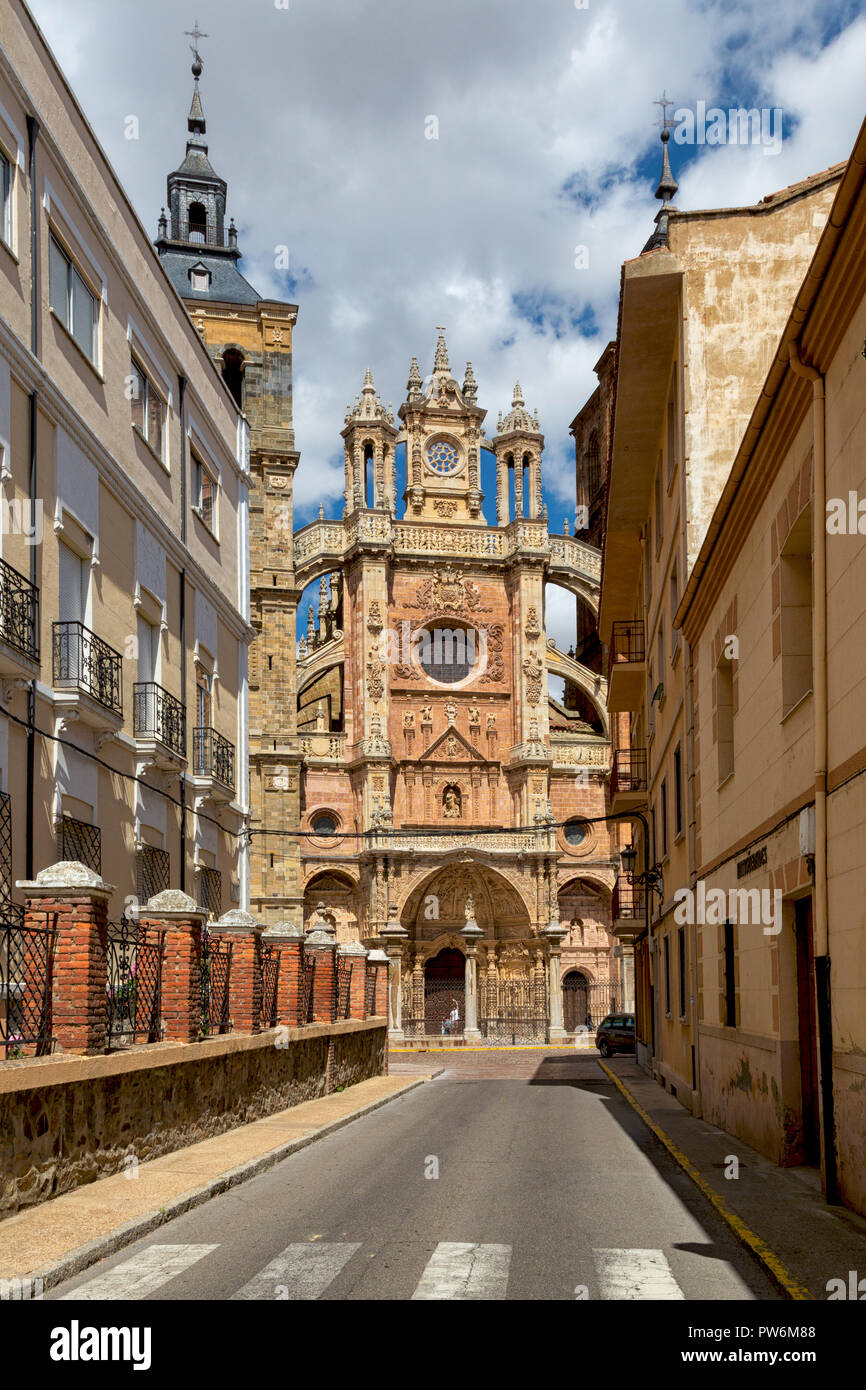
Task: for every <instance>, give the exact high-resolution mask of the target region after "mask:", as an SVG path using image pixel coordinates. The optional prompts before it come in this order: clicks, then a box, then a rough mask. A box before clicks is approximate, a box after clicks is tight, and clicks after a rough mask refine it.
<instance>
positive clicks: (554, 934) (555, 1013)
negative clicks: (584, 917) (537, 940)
mask: <svg viewBox="0 0 866 1390" xmlns="http://www.w3.org/2000/svg"><path fill="white" fill-rule="evenodd" d="M567 935H568V932H567V931H566V930H565V928H564V927H563V926H562V925H561V924H560V923H559V922H556V921H552V922H548V924H547V927H546V928H545V930H544V932H543V936H544V937H545V939H546V940H547V942H548V944H549V946H550V955H549V956H548V963H547V997H548V1000H549V1004H548V1008H549V1011H550V1031H549V1041H550V1042H564V1041H565V1029H564V1027H563V1026H562V983H561V979H560V962H561V956H562V942H563V938H564V937H566V936H567Z"/></svg>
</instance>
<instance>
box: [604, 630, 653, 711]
mask: <svg viewBox="0 0 866 1390" xmlns="http://www.w3.org/2000/svg"><path fill="white" fill-rule="evenodd" d="M645 678H646V635H645V631H644V621H643V618H636V619H635V620H634V621H629V622H616V623H614V624H613V630H612V632H611V638H610V653H609V657H608V672H607V679H608V690H607V707H608V709H609V710H610V711H611V713H619V712H621V711H623V710H625V711H631V710H636V709H637V708H638V707H639V705H640V702H641V698H642V696H643V690H644V680H645Z"/></svg>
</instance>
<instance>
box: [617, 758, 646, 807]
mask: <svg viewBox="0 0 866 1390" xmlns="http://www.w3.org/2000/svg"><path fill="white" fill-rule="evenodd" d="M646 789H647V756H646V749H645V748H618V749H617V750H616V752H615V753H614V755H613V767H612V768H611V774H610V794H611V797H614V796H616V794H617V792H626V793H627V794H632V795H633V794H635V793H640V792H645V791H646Z"/></svg>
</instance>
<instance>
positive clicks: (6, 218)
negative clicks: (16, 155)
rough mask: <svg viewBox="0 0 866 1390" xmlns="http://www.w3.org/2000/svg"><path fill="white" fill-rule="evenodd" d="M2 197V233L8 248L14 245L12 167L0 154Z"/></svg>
mask: <svg viewBox="0 0 866 1390" xmlns="http://www.w3.org/2000/svg"><path fill="white" fill-rule="evenodd" d="M0 197H2V199H3V207H2V216H3V221H2V232H3V240H4V241H5V242H6V245H7V246H11V245H12V165H11V164H10V163H9V160H8V159H7V158H6V156H5V155H3V154H0Z"/></svg>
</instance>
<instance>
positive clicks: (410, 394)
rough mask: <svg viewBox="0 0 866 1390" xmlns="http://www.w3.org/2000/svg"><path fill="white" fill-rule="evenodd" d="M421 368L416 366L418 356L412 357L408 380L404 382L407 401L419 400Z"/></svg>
mask: <svg viewBox="0 0 866 1390" xmlns="http://www.w3.org/2000/svg"><path fill="white" fill-rule="evenodd" d="M421 386H422V382H421V369H420V367H419V366H418V358H417V357H413V358H412V365H411V367H410V368H409V380H408V381H407V382H406V399H407V401H420V399H421Z"/></svg>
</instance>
